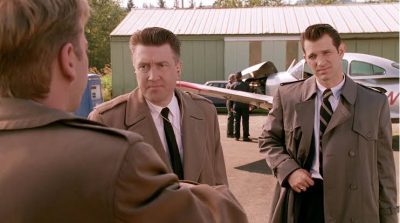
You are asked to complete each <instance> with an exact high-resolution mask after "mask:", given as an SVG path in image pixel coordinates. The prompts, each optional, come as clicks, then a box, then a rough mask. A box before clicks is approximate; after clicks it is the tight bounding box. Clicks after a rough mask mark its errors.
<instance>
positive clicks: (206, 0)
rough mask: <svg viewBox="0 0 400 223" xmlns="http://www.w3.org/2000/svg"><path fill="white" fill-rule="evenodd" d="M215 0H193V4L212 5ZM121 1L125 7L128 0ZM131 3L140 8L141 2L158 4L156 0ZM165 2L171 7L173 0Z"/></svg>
mask: <svg viewBox="0 0 400 223" xmlns="http://www.w3.org/2000/svg"><path fill="white" fill-rule="evenodd" d="M214 1H215V0H194V3H195V6H199V5H200V2H201V3H202V4H203V6H206V5H212V4H213V3H214ZM120 2H121V6H123V7H126V4H127V2H128V0H120ZM181 2H182V0H179V4H181ZM133 3H134V4H135V6H136V7H138V8H142V6H143V3H146V4H148V5H149V4H150V3H151V4H152V5H154V6H158V4H157V3H158V0H133ZM165 3H166V5H167V7H169V8H172V7H173V6H174V0H165ZM184 5H185V7H188V6H189V1H188V0H184Z"/></svg>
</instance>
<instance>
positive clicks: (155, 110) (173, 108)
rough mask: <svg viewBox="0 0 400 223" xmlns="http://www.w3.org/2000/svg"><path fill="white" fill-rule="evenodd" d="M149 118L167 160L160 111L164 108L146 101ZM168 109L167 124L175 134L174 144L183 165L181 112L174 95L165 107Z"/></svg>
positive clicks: (165, 141)
mask: <svg viewBox="0 0 400 223" xmlns="http://www.w3.org/2000/svg"><path fill="white" fill-rule="evenodd" d="M146 102H147V104H148V106H149V109H150V113H151V117H152V118H153V121H154V124H155V126H156V128H157V132H158V135H159V136H160V139H161V143H162V144H163V146H164V150H165V153H166V154H167V156H168V158H170V157H169V156H170V155H169V150H168V144H167V139H166V137H165V133H164V122H163V117H162V116H161V110H162V109H163V108H164V107H160V106H158V105H155V104H152V103H151V102H150V101H148V100H146ZM167 107H168V109H169V114H168V119H169V122H170V123H171V125H172V128H173V129H174V133H175V138H176V144H178V148H179V155H180V157H181V161H182V165H183V147H182V134H181V112H180V109H179V103H178V99H177V98H176V96H175V95H174V96H173V97H172V99H171V101H170V102H169V104H168V105H167Z"/></svg>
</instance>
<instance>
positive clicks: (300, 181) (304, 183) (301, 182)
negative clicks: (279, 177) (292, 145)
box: [288, 169, 314, 193]
mask: <svg viewBox="0 0 400 223" xmlns="http://www.w3.org/2000/svg"><path fill="white" fill-rule="evenodd" d="M288 182H289V185H290V187H291V188H292V189H293V190H294V191H296V192H297V193H300V192H302V191H306V190H307V188H308V187H310V186H313V185H314V181H313V180H312V178H311V174H310V173H309V172H308V171H307V170H305V169H297V170H295V171H294V172H293V173H291V174H290V175H289V177H288Z"/></svg>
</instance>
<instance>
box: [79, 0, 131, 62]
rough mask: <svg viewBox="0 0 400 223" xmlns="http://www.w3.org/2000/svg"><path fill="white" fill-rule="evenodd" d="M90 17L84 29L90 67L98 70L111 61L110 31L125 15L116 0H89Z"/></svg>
mask: <svg viewBox="0 0 400 223" xmlns="http://www.w3.org/2000/svg"><path fill="white" fill-rule="evenodd" d="M89 4H90V6H91V7H92V11H91V17H90V19H89V21H88V24H87V26H86V29H85V34H86V38H87V40H88V44H89V49H88V55H89V61H90V64H89V66H90V67H96V68H97V69H98V70H100V69H102V68H104V67H105V65H106V64H110V63H111V59H110V33H111V31H112V30H113V29H114V28H115V27H116V26H117V25H118V24H119V23H120V22H121V20H122V19H123V18H124V17H125V15H126V12H125V10H124V9H123V8H122V7H121V6H120V5H119V2H118V0H89Z"/></svg>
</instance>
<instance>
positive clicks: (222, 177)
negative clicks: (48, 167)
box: [89, 89, 228, 185]
mask: <svg viewBox="0 0 400 223" xmlns="http://www.w3.org/2000/svg"><path fill="white" fill-rule="evenodd" d="M175 94H176V96H177V98H178V101H179V103H180V105H181V106H180V107H181V114H182V126H181V128H182V130H181V132H182V134H183V135H182V144H183V159H184V163H183V169H184V179H185V180H190V181H195V182H199V183H205V184H209V185H220V184H225V185H227V184H228V180H227V176H226V170H225V161H224V155H223V152H222V147H221V141H220V133H219V124H218V117H217V113H216V109H215V107H214V106H213V104H212V103H211V102H210V101H209V100H207V99H205V98H203V97H201V96H198V95H194V94H190V93H184V92H181V91H179V90H176V91H175ZM89 119H91V120H95V121H98V122H101V123H103V124H105V125H107V126H110V127H114V128H119V129H126V130H129V131H132V132H136V133H139V134H141V135H142V136H143V137H144V141H145V142H147V143H149V144H150V145H152V146H153V147H154V148H155V149H156V151H157V153H158V154H159V155H160V157H161V159H162V160H163V161H164V162H165V163H166V164H167V165H168V167H169V169H170V170H171V171H172V169H171V167H170V161H169V159H168V157H167V156H166V154H165V149H164V147H163V145H162V143H161V140H160V137H159V136H158V132H157V129H156V126H155V124H154V121H153V119H152V117H151V114H150V110H149V108H148V106H147V103H146V101H145V99H144V97H143V95H142V94H141V92H140V90H139V89H135V90H133V91H132V92H131V93H128V94H125V95H121V96H119V97H117V98H115V99H113V100H111V101H109V102H106V103H103V104H101V105H99V106H98V107H96V108H95V109H94V111H93V112H91V113H90V114H89Z"/></svg>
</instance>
